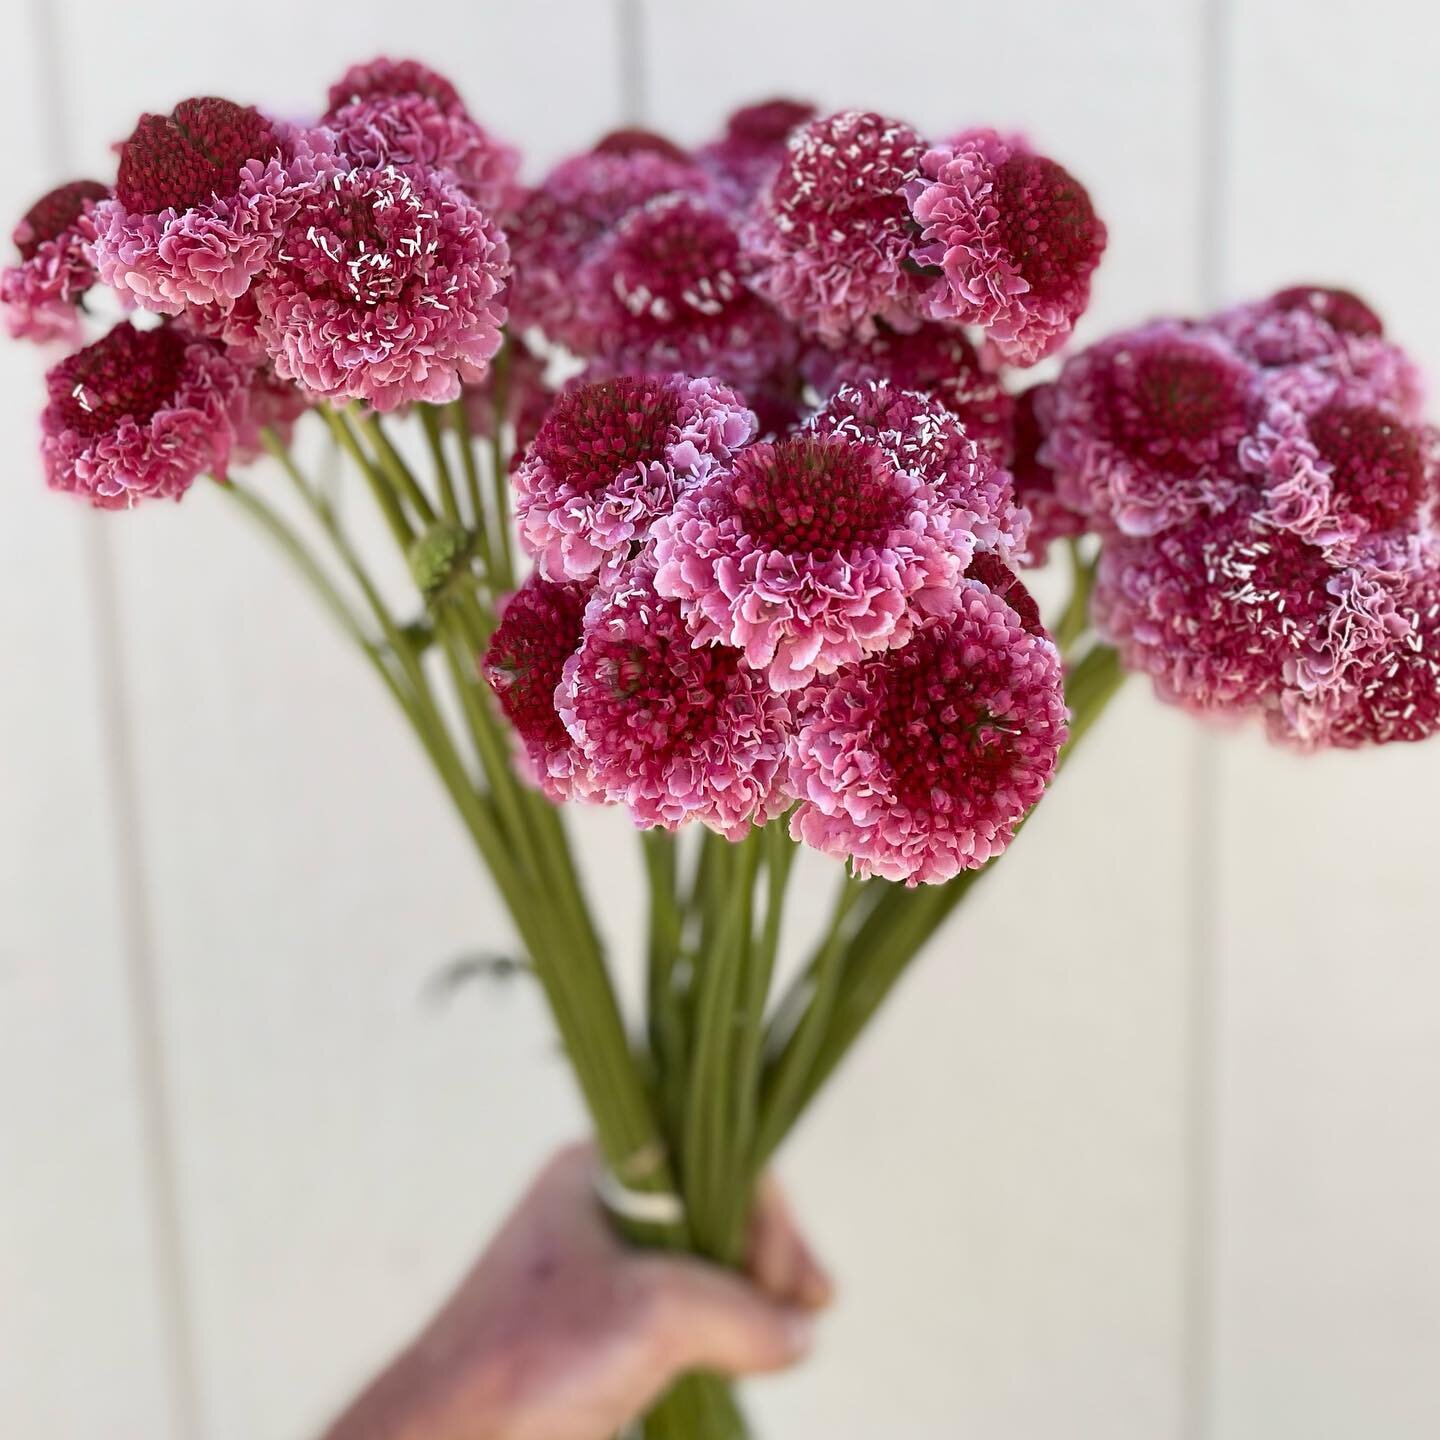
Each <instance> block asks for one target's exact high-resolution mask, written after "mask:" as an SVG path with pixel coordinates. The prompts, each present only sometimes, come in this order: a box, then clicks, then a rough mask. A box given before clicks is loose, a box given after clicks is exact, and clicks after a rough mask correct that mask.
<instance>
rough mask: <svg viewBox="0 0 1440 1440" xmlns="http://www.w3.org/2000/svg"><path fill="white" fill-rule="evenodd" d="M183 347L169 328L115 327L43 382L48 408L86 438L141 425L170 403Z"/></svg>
mask: <svg viewBox="0 0 1440 1440" xmlns="http://www.w3.org/2000/svg"><path fill="white" fill-rule="evenodd" d="M186 344H187V342H186V339H185V337H184V336H183V335H182V334H181V333H180V332H179V331H178V330H176V329H175V328H174V327H173V326H170V325H161V326H159V327H158V328H156V329H154V330H137V329H135V327H134V326H133V325H131V324H129V323H128V322H126V323H124V324H120V325H117V326H116V327H115V328H114V329H113V330H111V331H110V333H109V334H108V335H106V336H105V337H104V339H102V340H97V341H96V342H95V343H94V344H93V345H87V346H86V347H85V348H84V349H83V350H79V351H77V352H76V353H75V354H74V355H71V356H69V357H67V358H66V359H64V360H62V361H61V362H60V363H59V364H58V365H57V366H56V367H55V368H54V369H53V370H52V371H51V372H50V373H49V375H47V376H46V377H45V383H46V385H47V386H48V388H49V391H50V403H51V406H52V408H53V409H54V410H55V411H56V412H58V414H59V416H60V419H61V420H62V421H63V423H64V424H65V425H66V426H68V427H69V428H70V429H72V430H76V431H78V432H79V433H80V434H81V435H84V436H87V437H89V436H95V435H103V434H105V433H106V432H108V431H111V430H113V429H115V427H116V426H117V425H119V424H120V422H121V421H122V420H133V421H134V422H135V423H136V424H137V425H143V424H145V422H146V421H148V420H149V419H151V418H152V417H153V416H154V414H155V413H156V411H158V410H161V409H163V408H164V407H165V406H166V405H168V404H169V403H170V402H171V401H172V400H174V398H175V392H176V390H177V389H178V387H179V382H180V372H181V369H182V368H183V366H184V364H185V347H186Z"/></svg>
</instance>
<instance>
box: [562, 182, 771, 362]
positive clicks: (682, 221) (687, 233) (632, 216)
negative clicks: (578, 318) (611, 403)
mask: <svg viewBox="0 0 1440 1440" xmlns="http://www.w3.org/2000/svg"><path fill="white" fill-rule="evenodd" d="M748 273H749V262H748V260H747V259H746V257H745V256H743V255H742V254H741V252H740V237H739V235H738V234H737V233H736V229H735V224H734V222H733V220H732V219H731V217H730V215H729V214H728V213H726V212H725V211H723V210H721V209H720V208H719V207H718V206H715V205H713V204H710V203H708V202H706V201H704V200H701V199H698V198H696V197H694V196H691V195H685V194H673V195H662V196H659V197H657V198H656V199H654V200H651V201H649V202H648V203H646V204H644V205H642V206H640V207H639V208H637V209H635V210H632V211H631V212H630V213H629V214H628V215H627V216H626V217H625V218H624V219H623V220H622V221H621V222H620V224H619V225H618V226H616V227H615V229H614V230H612V231H611V232H610V233H609V234H608V235H606V236H605V237H604V238H602V239H601V240H600V241H599V242H598V243H597V244H596V245H595V246H594V248H593V249H592V250H591V252H590V258H589V259H588V260H587V261H586V263H585V264H584V265H583V266H582V267H581V270H580V273H579V275H578V276H577V277H576V278H575V281H574V284H575V287H576V289H577V291H578V292H579V294H580V296H581V297H582V299H581V306H582V310H583V312H584V316H585V324H586V328H587V331H588V333H589V334H591V335H592V336H593V337H594V349H593V353H595V354H596V355H597V356H598V357H599V360H600V362H601V363H602V364H603V365H604V367H605V368H606V369H608V370H609V371H611V373H615V374H625V373H627V372H628V373H632V374H646V373H649V374H669V373H671V372H673V371H684V372H686V373H688V374H691V375H719V376H722V377H723V378H724V379H726V380H728V381H729V382H731V383H732V384H734V385H737V386H739V387H740V388H741V389H742V390H743V389H744V388H745V387H746V386H747V385H749V384H751V383H753V382H754V381H756V380H758V379H759V377H760V376H762V375H764V374H767V373H769V372H771V371H773V370H775V369H776V368H777V367H778V366H779V365H780V364H781V363H782V362H783V361H784V360H786V359H788V358H789V356H790V354H791V352H792V351H793V349H794V342H793V339H792V335H791V331H790V329H789V327H788V326H787V325H786V324H785V322H784V321H783V320H781V318H780V316H779V315H778V314H776V312H775V311H774V310H773V309H772V308H771V307H770V306H769V305H767V304H766V303H765V301H764V300H762V299H761V298H760V297H759V296H758V295H757V294H756V293H755V292H754V291H753V290H752V289H751V288H750V287H749V285H748V284H747V283H746V280H747V276H748Z"/></svg>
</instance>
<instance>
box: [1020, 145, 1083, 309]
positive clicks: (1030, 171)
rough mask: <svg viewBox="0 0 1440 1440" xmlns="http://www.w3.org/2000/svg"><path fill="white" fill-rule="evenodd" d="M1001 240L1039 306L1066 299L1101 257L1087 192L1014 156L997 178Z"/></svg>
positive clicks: (1046, 167)
mask: <svg viewBox="0 0 1440 1440" xmlns="http://www.w3.org/2000/svg"><path fill="white" fill-rule="evenodd" d="M995 203H996V208H997V209H998V210H999V212H1000V222H999V223H1000V234H1001V238H1002V239H1003V241H1004V244H1005V248H1006V249H1007V250H1008V251H1009V253H1010V256H1011V258H1012V259H1013V261H1014V263H1015V268H1016V269H1017V270H1019V272H1020V274H1021V275H1022V276H1024V278H1025V279H1026V280H1027V281H1028V282H1029V284H1030V288H1031V290H1032V291H1033V292H1034V294H1035V295H1036V296H1037V297H1038V298H1040V299H1042V300H1056V299H1062V298H1064V297H1065V296H1067V295H1068V294H1069V293H1070V291H1071V290H1072V289H1073V287H1074V285H1075V282H1076V279H1077V278H1080V277H1083V276H1085V275H1088V274H1089V273H1090V271H1091V270H1092V269H1093V268H1094V266H1095V261H1096V260H1097V258H1098V257H1099V254H1100V236H1099V223H1098V221H1097V220H1096V218H1095V207H1094V206H1093V205H1092V204H1091V203H1090V195H1089V193H1088V192H1087V191H1086V189H1085V187H1084V186H1083V185H1082V184H1081V183H1080V182H1079V181H1078V180H1077V179H1076V178H1075V177H1074V176H1073V175H1072V174H1070V172H1069V171H1068V170H1066V169H1065V167H1064V166H1063V165H1057V164H1056V163H1055V161H1053V160H1049V159H1047V158H1046V157H1045V156H1043V155H1012V156H1011V157H1010V158H1009V159H1008V160H1006V161H1004V162H1003V163H1002V164H1000V165H999V166H998V167H997V169H996V173H995Z"/></svg>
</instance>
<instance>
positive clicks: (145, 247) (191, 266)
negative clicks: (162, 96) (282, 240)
mask: <svg viewBox="0 0 1440 1440" xmlns="http://www.w3.org/2000/svg"><path fill="white" fill-rule="evenodd" d="M311 138H312V137H308V136H306V135H305V134H304V133H302V132H299V131H292V130H289V129H286V128H285V127H283V126H278V125H276V124H274V123H272V122H271V121H269V120H267V119H266V118H265V117H264V116H263V115H261V114H260V113H259V111H257V110H255V109H253V108H250V107H245V106H240V105H234V104H232V103H231V102H230V101H228V100H220V99H216V98H214V97H206V98H202V99H195V100H182V101H181V102H180V103H179V104H178V105H177V106H176V107H175V109H174V110H173V111H172V112H171V113H170V114H169V115H142V116H141V117H140V122H139V124H138V125H136V127H135V132H134V134H132V135H131V136H130V138H129V139H128V140H127V141H126V142H125V143H124V144H123V145H122V146H121V147H120V170H119V175H118V177H117V179H116V181H115V197H114V199H112V200H105V201H102V202H101V203H100V204H98V205H97V206H96V207H95V216H94V220H95V227H96V236H95V245H94V249H95V263H96V268H97V269H98V270H99V272H100V278H101V279H102V280H103V281H104V282H105V283H106V284H107V285H111V286H113V287H114V288H115V289H117V290H119V291H121V292H122V293H127V294H128V295H130V296H131V297H133V299H134V300H135V301H136V302H137V303H138V304H140V305H142V306H144V307H145V308H146V309H147V310H157V311H159V312H161V313H162V314H166V315H178V314H179V313H180V311H181V310H183V309H184V308H185V307H186V306H187V305H207V304H216V305H219V306H221V307H225V306H228V305H230V304H233V303H234V302H235V301H236V300H238V299H239V298H240V296H242V295H243V294H244V293H245V292H246V290H248V289H249V287H250V284H251V282H252V281H253V280H254V278H255V277H256V275H258V274H259V273H260V271H261V270H262V269H263V268H264V267H265V265H266V263H267V261H268V260H269V257H270V252H271V251H272V249H273V248H274V246H275V242H276V239H277V237H278V234H279V231H280V227H281V226H282V225H283V224H284V222H285V220H286V219H287V218H288V216H289V215H290V214H291V213H292V211H293V208H294V205H293V201H292V200H291V198H290V196H289V193H288V192H289V191H290V189H291V188H292V186H293V185H294V183H295V181H296V179H297V178H298V177H302V176H308V175H309V173H310V165H311V154H310V147H311Z"/></svg>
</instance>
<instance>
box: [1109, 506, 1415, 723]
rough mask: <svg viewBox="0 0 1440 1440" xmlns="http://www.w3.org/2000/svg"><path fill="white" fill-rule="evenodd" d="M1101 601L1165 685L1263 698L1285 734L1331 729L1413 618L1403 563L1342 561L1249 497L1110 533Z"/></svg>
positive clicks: (1211, 707) (1197, 696) (1135, 663)
mask: <svg viewBox="0 0 1440 1440" xmlns="http://www.w3.org/2000/svg"><path fill="white" fill-rule="evenodd" d="M1093 613H1094V616H1095V622H1096V626H1097V628H1098V629H1099V631H1100V633H1101V634H1102V635H1104V636H1105V637H1106V638H1107V639H1108V640H1110V641H1111V643H1113V644H1114V645H1115V646H1116V647H1117V648H1118V649H1119V651H1120V653H1121V656H1122V657H1123V659H1124V660H1125V663H1126V664H1127V665H1128V666H1130V668H1132V669H1135V670H1140V671H1143V672H1145V673H1147V674H1149V675H1150V676H1151V678H1152V679H1153V681H1154V683H1155V688H1156V691H1157V693H1158V694H1159V695H1160V697H1161V698H1162V699H1164V700H1168V701H1171V702H1172V703H1175V704H1179V705H1183V706H1184V707H1185V708H1186V709H1189V710H1194V711H1198V712H1204V713H1210V714H1217V715H1224V714H1229V715H1240V714H1245V713H1248V712H1253V711H1259V712H1261V713H1263V714H1264V715H1265V717H1266V720H1267V723H1268V725H1269V727H1270V730H1271V733H1272V734H1273V735H1274V736H1275V737H1276V738H1278V739H1284V740H1288V741H1290V742H1292V743H1294V744H1297V745H1300V746H1313V745H1316V744H1319V743H1323V741H1324V739H1325V735H1326V732H1327V730H1328V728H1329V725H1330V723H1331V721H1332V720H1333V718H1334V717H1335V715H1336V714H1338V713H1340V712H1341V711H1343V710H1344V709H1345V708H1346V707H1347V705H1349V704H1350V702H1351V701H1352V700H1353V698H1354V695H1355V691H1356V687H1357V686H1358V685H1359V683H1360V679H1361V677H1362V676H1363V675H1364V674H1365V673H1366V672H1368V671H1369V670H1370V668H1371V667H1372V666H1373V665H1374V664H1375V663H1376V662H1377V661H1379V660H1381V659H1382V658H1383V657H1384V656H1385V655H1387V654H1389V653H1390V652H1391V650H1392V649H1393V647H1394V644H1395V642H1396V640H1397V639H1398V638H1400V637H1401V636H1403V634H1404V633H1405V631H1406V628H1407V627H1406V624H1405V622H1404V620H1403V617H1401V616H1400V615H1399V612H1398V609H1397V605H1396V586H1395V583H1394V577H1393V575H1391V574H1389V573H1388V572H1386V571H1383V570H1381V569H1379V568H1377V567H1376V566H1374V565H1372V564H1355V565H1339V564H1336V563H1335V562H1334V561H1333V560H1331V559H1330V558H1328V557H1327V556H1326V555H1325V554H1324V552H1323V551H1321V550H1320V549H1318V548H1317V547H1315V546H1313V545H1309V544H1307V543H1306V542H1305V541H1303V540H1301V539H1300V538H1299V537H1298V536H1297V535H1295V534H1293V533H1291V532H1289V531H1284V530H1273V529H1270V528H1268V527H1267V526H1265V525H1263V524H1260V523H1257V521H1256V520H1255V518H1254V516H1253V514H1252V513H1251V512H1250V510H1249V509H1248V508H1247V507H1245V506H1237V507H1235V508H1233V509H1231V510H1229V511H1227V512H1225V513H1224V514H1220V515H1214V516H1205V517H1197V518H1195V519H1193V520H1192V521H1190V523H1188V524H1186V525H1184V526H1181V527H1178V528H1176V529H1173V530H1170V531H1167V532H1166V533H1164V534H1162V535H1158V536H1154V537H1152V538H1132V537H1128V536H1111V537H1109V538H1107V540H1106V542H1105V545H1104V547H1103V549H1102V550H1101V556H1100V568H1099V573H1098V575H1097V578H1096V585H1095V593H1094V597H1093Z"/></svg>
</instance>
